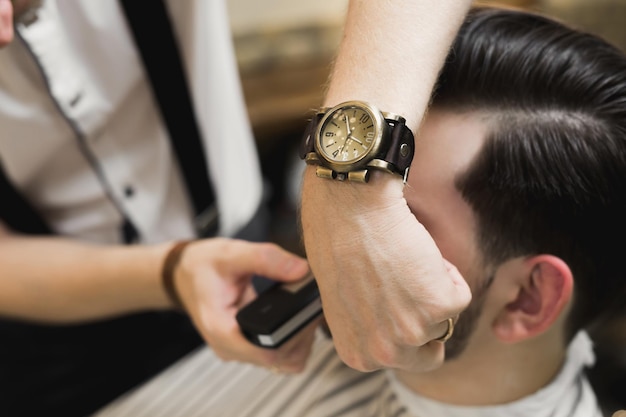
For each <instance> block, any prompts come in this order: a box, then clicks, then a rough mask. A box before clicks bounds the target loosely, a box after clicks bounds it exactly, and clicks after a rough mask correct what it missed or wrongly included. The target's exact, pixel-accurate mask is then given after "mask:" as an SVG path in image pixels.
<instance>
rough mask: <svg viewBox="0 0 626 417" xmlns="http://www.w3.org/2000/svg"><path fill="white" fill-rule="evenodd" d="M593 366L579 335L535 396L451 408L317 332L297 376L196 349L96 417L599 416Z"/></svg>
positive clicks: (587, 342) (585, 341)
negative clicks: (354, 362)
mask: <svg viewBox="0 0 626 417" xmlns="http://www.w3.org/2000/svg"><path fill="white" fill-rule="evenodd" d="M593 361H594V356H593V352H592V344H591V341H590V339H589V337H588V336H587V334H586V333H584V332H581V333H579V334H578V335H577V336H576V338H575V339H574V340H573V341H572V343H571V345H570V347H569V350H568V354H567V359H566V362H565V364H564V365H563V368H562V369H561V371H560V372H559V374H558V375H557V376H556V378H555V379H554V380H553V381H552V382H551V383H550V384H549V385H548V386H546V387H544V388H542V389H541V390H539V391H537V392H536V393H535V394H533V395H530V396H528V397H526V398H523V399H521V400H519V401H515V402H513V403H510V404H503V405H498V406H490V407H459V406H450V405H447V404H443V403H439V402H435V401H432V400H429V399H427V398H424V397H421V396H419V395H417V394H415V393H413V392H410V391H409V390H408V389H406V388H405V387H404V386H403V385H402V384H401V383H399V382H398V381H397V380H396V379H395V378H394V377H393V374H392V372H388V371H381V372H373V373H360V372H357V371H354V370H353V369H350V368H348V367H347V366H345V365H344V364H343V363H342V362H341V360H340V359H339V357H338V356H337V354H336V353H335V350H334V348H333V345H332V342H331V341H330V340H328V339H326V338H325V337H324V336H323V335H322V334H321V333H320V335H319V337H318V338H317V340H316V343H315V347H314V350H313V353H312V356H311V358H310V360H309V363H308V364H307V369H306V371H305V372H304V373H302V374H299V375H281V374H273V373H271V372H269V371H267V370H266V369H262V368H258V367H254V366H252V365H248V364H240V363H225V362H222V361H220V360H219V359H218V358H217V356H215V355H214V353H213V352H212V351H211V350H210V349H209V348H202V349H200V350H198V351H196V352H194V353H192V354H191V355H189V356H188V357H187V358H184V359H183V360H181V361H180V362H179V363H177V364H175V365H174V366H172V367H171V368H170V369H168V370H166V371H165V372H164V373H162V374H161V375H159V376H157V377H156V378H154V379H153V380H152V381H150V382H148V383H147V384H145V385H144V386H142V387H140V388H138V389H137V390H135V391H134V392H131V393H129V394H128V395H126V396H125V397H122V398H120V399H119V400H118V401H116V402H114V403H113V404H111V405H109V406H108V407H106V408H105V409H103V410H101V411H100V412H99V413H97V414H96V417H121V416H126V417H147V416H150V417H166V416H167V417H192V416H193V417H202V416H206V417H335V416H342V417H357V416H358V417H475V416H476V417H478V416H480V417H521V416H524V417H548V416H551V417H601V416H602V414H601V412H600V409H599V407H598V404H597V401H596V397H595V394H594V393H593V391H592V389H591V387H590V385H589V383H588V381H587V379H586V378H585V375H584V372H583V370H584V368H585V367H586V366H590V365H591V364H592V363H593Z"/></svg>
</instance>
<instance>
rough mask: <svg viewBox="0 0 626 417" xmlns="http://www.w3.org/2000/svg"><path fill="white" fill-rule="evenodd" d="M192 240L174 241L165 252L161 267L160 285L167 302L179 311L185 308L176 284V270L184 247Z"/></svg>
mask: <svg viewBox="0 0 626 417" xmlns="http://www.w3.org/2000/svg"><path fill="white" fill-rule="evenodd" d="M192 242H193V240H180V241H177V242H174V243H173V244H172V245H171V246H170V248H169V249H168V251H167V253H166V254H165V256H164V258H163V263H162V267H161V286H162V288H163V291H164V293H165V295H166V297H167V299H168V301H169V304H170V305H171V306H172V307H174V308H175V309H177V310H181V311H184V310H185V305H184V303H183V301H182V298H181V296H180V293H179V291H178V287H177V285H176V271H177V269H178V266H179V264H180V260H181V258H182V256H183V253H184V251H185V249H186V248H187V246H188V245H189V244H190V243H192Z"/></svg>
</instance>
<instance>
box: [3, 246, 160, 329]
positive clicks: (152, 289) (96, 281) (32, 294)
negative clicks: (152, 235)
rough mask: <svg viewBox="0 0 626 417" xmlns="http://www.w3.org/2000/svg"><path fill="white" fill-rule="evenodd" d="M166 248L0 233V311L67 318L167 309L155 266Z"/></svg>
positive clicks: (51, 319) (55, 319)
mask: <svg viewBox="0 0 626 417" xmlns="http://www.w3.org/2000/svg"><path fill="white" fill-rule="evenodd" d="M168 248H169V245H160V246H121V245H120V246H102V245H92V244H86V243H80V242H75V241H72V240H69V239H63V238H59V237H23V236H17V235H6V234H4V235H3V236H2V237H1V238H0V315H6V316H12V317H20V318H25V319H32V320H38V321H41V320H43V321H48V322H72V321H80V320H88V319H93V318H100V317H106V316H113V315H117V314H122V313H126V312H131V311H138V310H142V309H154V308H164V307H167V306H168V305H169V300H168V299H167V297H166V296H165V293H164V292H163V289H162V287H161V283H160V268H161V263H162V259H163V257H164V256H165V252H166V251H167V249H168Z"/></svg>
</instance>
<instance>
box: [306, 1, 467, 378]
mask: <svg viewBox="0 0 626 417" xmlns="http://www.w3.org/2000/svg"><path fill="white" fill-rule="evenodd" d="M470 3H471V2H469V1H458V0H444V1H438V2H437V3H436V4H437V6H436V8H435V7H434V4H432V3H427V2H416V1H412V0H406V1H394V2H389V1H363V0H361V1H351V2H350V5H349V10H348V18H347V22H346V33H345V35H344V38H343V41H342V43H341V46H340V51H339V56H338V58H337V60H336V62H335V66H334V69H333V72H332V77H331V81H330V85H329V89H328V93H327V96H326V100H325V105H326V106H332V105H335V104H338V103H340V102H343V101H348V100H365V101H369V102H371V103H372V104H374V105H376V106H377V107H378V108H380V109H382V110H384V111H388V112H392V113H396V114H400V115H403V116H405V117H406V118H407V123H408V126H409V127H410V128H411V129H412V130H413V132H417V131H418V127H419V124H420V122H421V119H422V116H423V114H424V113H425V111H426V107H427V104H428V99H429V97H430V92H431V89H432V86H433V84H434V82H435V79H436V76H437V73H438V71H439V68H440V67H441V65H442V64H443V60H444V58H445V55H446V53H447V50H448V47H449V45H450V44H451V42H452V40H453V38H454V35H455V33H456V30H457V29H458V27H459V26H460V24H461V21H462V20H463V17H464V16H465V13H466V11H467V9H468V8H469V5H470ZM372 16H375V18H374V19H372V18H371V17H372ZM374 22H375V23H374ZM357 68H358V70H355V69H357ZM409 69H410V70H409ZM408 74H411V76H408ZM415 74H419V76H415ZM419 140H420V139H419V135H418V137H417V141H419ZM373 174H374V175H372V177H373V178H372V179H371V181H370V183H368V184H353V183H340V182H338V181H329V180H324V179H320V178H317V177H316V175H315V168H314V167H307V169H306V171H305V175H304V181H303V187H302V211H301V220H302V229H303V235H304V244H305V249H306V253H307V258H308V260H309V262H310V264H311V268H312V270H313V272H314V274H315V276H316V278H317V280H318V284H319V287H320V292H321V295H322V302H323V304H324V311H325V315H326V318H327V320H328V324H329V326H330V330H331V332H332V334H333V338H334V340H335V344H336V346H337V350H338V353H339V355H340V357H341V359H342V360H343V361H344V362H345V363H346V364H347V365H349V366H351V367H353V368H355V369H358V370H364V371H369V370H374V369H378V368H382V367H392V368H402V369H407V370H416V371H423V370H427V369H432V368H434V367H437V366H439V365H440V364H441V363H442V361H443V358H444V350H443V345H442V344H441V343H439V342H431V341H432V340H433V339H435V338H437V337H439V336H441V335H443V334H444V333H445V332H446V328H447V322H446V319H448V318H450V317H456V316H457V315H458V314H459V313H460V312H461V311H462V310H463V309H464V308H465V307H466V306H467V304H468V303H469V301H470V298H471V294H470V291H469V289H468V287H467V284H466V282H465V281H464V280H463V279H462V277H461V276H460V275H459V274H458V272H457V271H456V269H455V268H454V267H453V266H452V265H451V264H450V263H448V262H446V261H445V260H444V259H443V257H442V256H441V253H440V252H439V249H438V248H437V246H436V245H435V244H434V242H433V240H432V238H431V237H430V235H429V234H428V232H427V231H426V230H425V229H424V227H423V226H422V225H421V224H420V223H419V222H418V221H417V220H416V218H415V216H413V214H412V213H411V212H410V210H409V207H408V206H407V203H406V200H405V199H404V195H403V184H402V180H401V179H400V178H399V177H397V176H391V175H388V174H383V173H380V172H374V173H373ZM415 248H419V250H415Z"/></svg>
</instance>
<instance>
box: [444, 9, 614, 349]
mask: <svg viewBox="0 0 626 417" xmlns="http://www.w3.org/2000/svg"><path fill="white" fill-rule="evenodd" d="M433 106H434V107H435V108H442V109H446V110H452V111H459V112H465V111H478V112H481V113H483V114H486V115H487V118H488V120H489V124H488V125H489V126H490V128H489V129H490V131H489V134H488V138H487V141H486V143H485V145H484V146H483V148H482V149H481V151H480V152H479V154H478V155H477V157H476V158H475V159H474V161H472V164H471V165H470V167H469V169H468V170H467V171H466V172H464V173H463V174H462V175H460V176H459V177H458V178H457V180H456V186H457V188H458V189H459V191H460V192H461V194H462V195H463V198H464V199H465V200H466V201H467V202H468V203H469V205H470V206H471V207H472V210H473V211H474V213H475V215H476V218H477V221H478V230H479V236H478V240H479V241H478V244H479V246H480V248H481V250H482V253H483V255H484V261H485V262H486V264H487V265H491V266H497V265H498V264H500V263H502V262H503V261H505V260H507V259H510V258H513V257H518V256H531V255H536V254H552V255H555V256H558V257H560V258H561V259H562V260H564V261H565V262H566V263H567V264H568V265H569V267H570V268H571V270H572V272H573V275H574V282H575V286H574V304H573V309H572V312H571V314H570V317H569V321H568V324H569V328H568V337H569V338H571V337H572V336H573V334H575V332H576V331H577V330H578V329H580V328H583V327H587V326H589V325H591V324H593V323H594V322H595V321H597V320H596V319H599V318H601V317H602V316H603V315H604V314H608V312H609V311H610V310H611V308H612V307H615V306H620V305H622V304H625V301H626V298H625V296H626V268H625V266H626V243H625V241H626V57H625V56H624V54H623V53H622V52H621V51H620V50H619V49H617V48H616V47H614V46H612V45H610V44H609V43H607V42H606V41H604V40H602V39H600V38H598V37H595V36H593V35H590V34H587V33H582V32H580V31H576V30H574V29H571V28H569V27H567V26H565V25H563V24H561V23H559V22H557V21H554V20H551V19H550V18H547V17H544V16H541V15H537V14H533V13H530V12H525V11H519V10H507V9H497V8H487V7H480V8H474V9H473V10H472V11H471V12H470V14H469V15H468V18H467V19H466V22H465V23H464V25H463V26H462V28H461V30H460V32H459V34H458V36H457V39H456V41H455V43H454V45H453V47H452V49H451V52H450V54H449V56H448V59H447V61H446V64H445V66H444V69H443V70H442V73H441V74H440V77H439V82H438V85H437V87H436V89H435V93H434V95H433Z"/></svg>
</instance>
